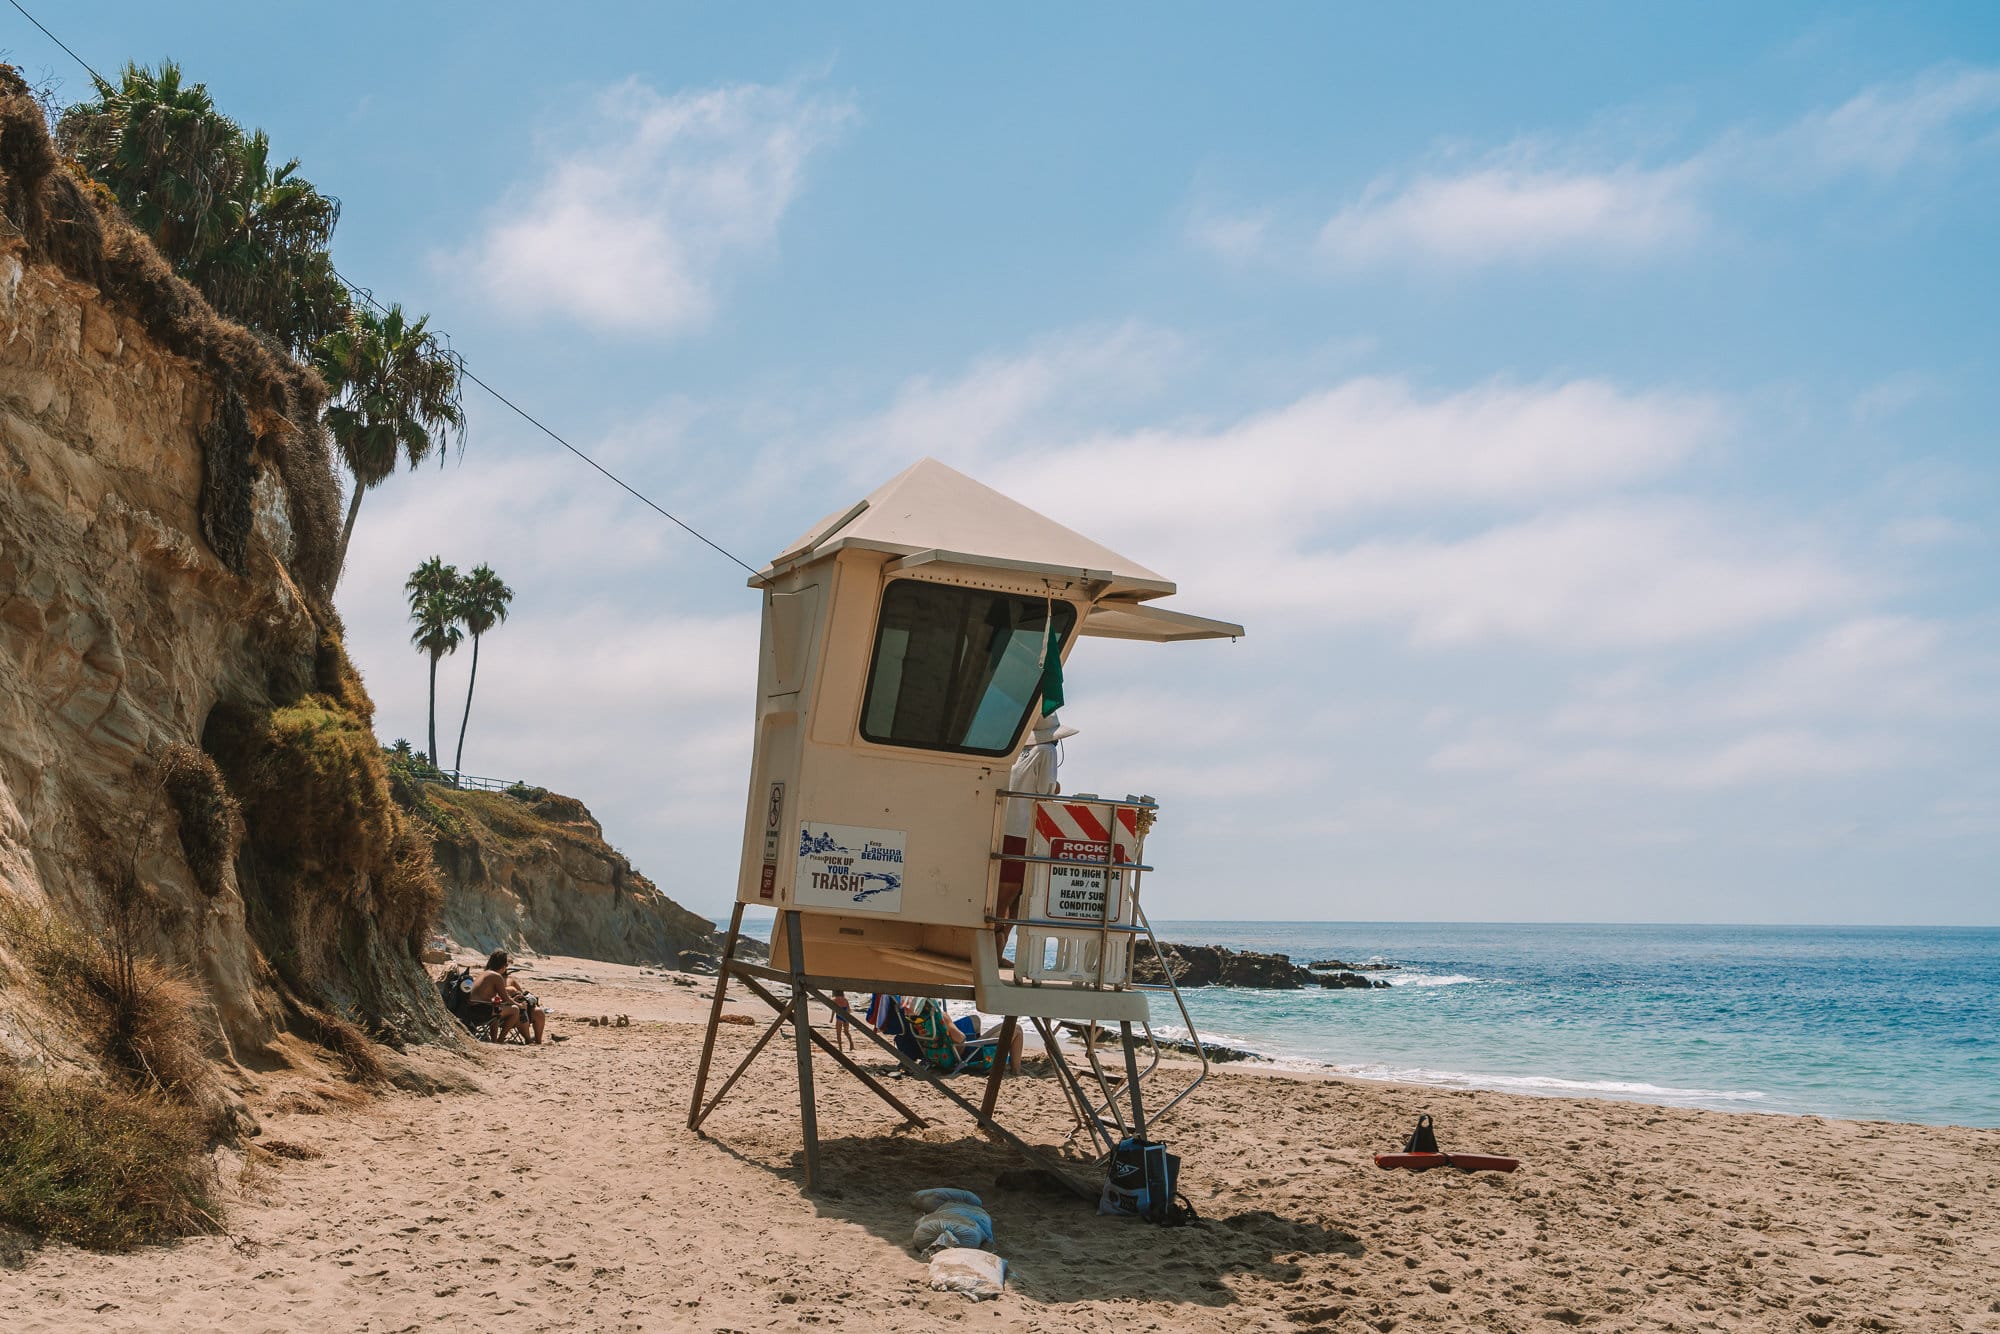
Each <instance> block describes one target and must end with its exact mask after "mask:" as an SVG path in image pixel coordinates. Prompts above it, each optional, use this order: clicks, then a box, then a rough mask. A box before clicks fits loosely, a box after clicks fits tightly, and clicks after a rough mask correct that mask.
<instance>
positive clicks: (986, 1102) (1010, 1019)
mask: <svg viewBox="0 0 2000 1334" xmlns="http://www.w3.org/2000/svg"><path fill="white" fill-rule="evenodd" d="M1020 1022H1021V1021H1020V1020H1019V1019H1018V1018H1016V1017H1015V1016H1013V1015H1011V1014H1010V1015H1008V1016H1007V1017H1006V1018H1004V1019H1002V1020H1001V1021H1000V1041H999V1043H998V1044H997V1045H996V1046H995V1047H994V1049H993V1069H992V1071H991V1073H989V1074H988V1075H987V1076H986V1096H985V1097H983V1098H981V1099H980V1100H979V1114H980V1115H981V1116H983V1117H985V1118H987V1119H988V1120H991V1119H992V1116H993V1109H994V1108H995V1107H997V1106H998V1105H999V1104H1000V1081H1001V1079H1003V1078H1004V1077H1005V1076H1006V1074H1007V1062H1008V1061H1010V1060H1012V1059H1013V1052H1014V1032H1015V1029H1016V1028H1017V1027H1018V1026H1019V1025H1020ZM1014 1073H1015V1074H1016V1075H1019V1074H1020V1073H1021V1071H1020V1068H1019V1067H1018V1066H1017V1067H1016V1068H1015V1070H1014Z"/></svg>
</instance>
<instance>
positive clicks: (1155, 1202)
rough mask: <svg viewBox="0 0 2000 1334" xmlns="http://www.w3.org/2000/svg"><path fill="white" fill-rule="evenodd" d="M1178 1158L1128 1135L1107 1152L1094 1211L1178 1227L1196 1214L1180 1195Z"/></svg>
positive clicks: (1160, 1147) (1156, 1146) (1161, 1147)
mask: <svg viewBox="0 0 2000 1334" xmlns="http://www.w3.org/2000/svg"><path fill="white" fill-rule="evenodd" d="M1180 1177H1181V1160H1180V1155H1179V1154H1174V1153H1168V1152H1167V1146H1166V1145H1164V1144H1160V1143H1157V1142H1155V1141H1153V1140H1148V1139H1139V1138H1137V1137H1128V1138H1126V1139H1122V1140H1120V1141H1119V1142H1118V1146H1117V1147H1116V1148H1114V1149H1113V1150H1112V1151H1111V1161H1110V1163H1109V1164H1107V1166H1106V1168H1105V1175H1104V1192H1103V1194H1102V1195H1100V1196H1099V1197H1098V1201H1097V1212H1098V1213H1100V1214H1123V1215H1126V1216H1128V1217H1137V1218H1143V1219H1145V1220H1146V1221H1147V1222H1148V1223H1158V1224H1160V1225H1161V1226H1163V1227H1180V1226H1182V1225H1183V1224H1186V1223H1189V1222H1192V1221H1193V1220H1194V1219H1195V1218H1196V1217H1197V1215H1196V1214H1195V1211H1194V1206H1193V1205H1191V1204H1189V1203H1188V1202H1187V1197H1186V1196H1184V1195H1181V1194H1180Z"/></svg>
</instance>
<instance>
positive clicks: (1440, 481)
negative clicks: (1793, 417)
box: [1011, 377, 1725, 541]
mask: <svg viewBox="0 0 2000 1334" xmlns="http://www.w3.org/2000/svg"><path fill="white" fill-rule="evenodd" d="M1724 425H1725V415H1724V413H1723V412H1722V410H1721V408H1720V407H1719V405H1718V404H1716V403H1715V402H1714V401H1713V400H1710V399H1707V398H1704V397H1701V396H1698V395H1677V394H1631V393H1627V392H1624V391H1622V390H1620V389H1618V388H1616V387H1615V386H1612V385H1609V384H1606V383H1604V382H1602V381H1597V380H1575V381H1571V382H1569V383H1566V384H1558V385H1546V386H1522V385H1509V384H1504V383H1495V384H1489V385H1484V386H1480V387H1478V388H1474V389H1467V390H1462V391H1460V392H1457V393H1452V394H1442V395H1424V394H1421V393H1419V392H1418V391H1416V390H1415V389H1414V388H1412V387H1411V386H1410V385H1409V384H1408V383H1407V382H1405V381H1402V380H1397V379H1387V378H1379V377H1366V378H1358V379H1352V380H1348V381H1346V382H1344V383H1342V384H1339V385H1337V386H1335V387H1333V388H1330V389H1325V390H1321V391H1318V392H1315V393H1311V394H1307V395H1306V396H1304V397H1302V398H1299V399H1297V400H1296V401H1294V402H1292V403H1289V404H1286V405H1284V406H1282V407H1278V408H1273V409H1270V410H1267V411H1263V412H1258V413H1254V414H1252V415H1250V416H1247V417H1245V418H1243V419H1242V420H1241V421H1238V422H1235V423H1232V424H1229V425H1226V426H1221V427H1216V428H1211V429H1205V430H1204V429H1192V430H1151V431H1140V432H1132V433H1126V434H1104V435H1095V436H1090V437H1087V438H1084V439H1081V440H1076V441H1067V442H1063V443H1062V444H1060V445H1049V446H1041V445H1037V444H1036V443H1033V442H1025V443H1024V444H1023V447H1022V448H1021V449H1020V451H1019V453H1018V454H1017V455H1016V456H1015V458H1014V459H1013V460H1011V462H1012V463H1014V464H1015V465H1016V466H1018V467H1021V468H1023V469H1026V470H1028V471H1029V472H1030V474H1031V475H1036V476H1044V477H1060V478H1062V479H1063V486H1062V487H1061V489H1060V491H1059V492H1057V493H1056V494H1054V495H1052V496H1051V497H1050V501H1049V503H1050V505H1051V512H1052V513H1055V514H1056V515H1057V517H1063V516H1064V514H1065V513H1066V512H1067V511H1066V510H1065V508H1064V506H1065V505H1066V504H1073V503H1075V502H1072V501H1071V500H1070V498H1071V497H1078V498H1081V497H1088V510H1089V514H1090V516H1091V523H1092V524H1094V525H1095V527H1096V528H1097V529H1104V528H1106V526H1107V525H1110V526H1113V527H1116V528H1120V529H1124V530H1127V531H1134V532H1138V533H1141V534H1145V535H1146V536H1148V537H1154V538H1164V537H1167V536H1170V535H1186V534H1188V533H1192V532H1203V533H1214V532H1217V531H1221V532H1223V533H1226V534H1231V535H1236V536H1253V535H1254V536H1257V537H1266V538H1268V537H1269V536H1271V535H1273V534H1274V533H1283V534H1285V535H1286V536H1287V537H1289V538H1290V539H1292V540H1294V541H1302V540H1303V539H1304V538H1305V537H1306V536H1307V535H1309V534H1310V533H1312V532H1314V531H1316V530H1317V529H1318V528H1319V527H1320V526H1321V525H1322V524H1323V523H1325V522H1326V521H1327V520H1330V519H1333V518H1337V517H1341V516H1353V515H1359V514H1366V513H1370V512H1381V511H1402V512H1405V513H1407V512H1411V511H1414V510H1418V509H1438V508H1445V509H1451V508H1465V507H1488V506H1504V507H1521V506H1527V507H1538V506H1541V505H1543V504H1546V503H1548V502H1550V501H1552V500H1555V499H1557V498H1559V497H1562V496H1570V495H1577V494H1587V493H1592V492H1601V491H1604V490H1608V489H1615V488H1619V487H1622V486H1626V485H1630V484H1632V483H1635V482H1639V481H1643V480H1646V479H1650V478H1655V477H1658V476H1659V475H1661V474H1662V473H1664V472H1666V471H1667V470H1669V469H1670V468H1672V467H1674V466H1675V465H1676V464H1679V463H1682V462H1684V461H1685V460H1686V459H1687V458H1688V457H1689V456H1690V455H1691V454H1692V453H1693V452H1694V451H1696V450H1698V449H1700V448H1701V447H1703V446H1704V445H1706V444H1708V443H1710V442H1712V441H1713V440H1715V439H1716V438H1717V437H1718V436H1719V435H1720V434H1721V433H1722V431H1723V429H1724ZM1074 518H1075V520H1076V522H1077V524H1078V526H1082V520H1083V514H1082V511H1081V508H1080V507H1079V509H1078V513H1077V514H1076V515H1075V516H1074Z"/></svg>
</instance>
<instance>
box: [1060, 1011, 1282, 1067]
mask: <svg viewBox="0 0 2000 1334" xmlns="http://www.w3.org/2000/svg"><path fill="white" fill-rule="evenodd" d="M1058 1027H1060V1028H1063V1029H1065V1030H1067V1031H1068V1032H1071V1033H1074V1034H1076V1036H1078V1037H1084V1036H1086V1035H1087V1034H1088V1033H1089V1029H1087V1028H1086V1027H1085V1026H1084V1025H1082V1024H1079V1023H1074V1022H1071V1021H1067V1020H1065V1021H1064V1022H1063V1023H1062V1024H1060V1025H1058ZM1118 1040H1119V1039H1118V1034H1117V1033H1115V1032H1113V1031H1112V1030H1111V1029H1108V1028H1099V1029H1098V1030H1097V1041H1098V1042H1099V1043H1100V1044H1105V1043H1109V1044H1111V1045H1113V1046H1116V1045H1117V1043H1118ZM1153 1041H1154V1042H1156V1043H1158V1044H1159V1046H1160V1050H1161V1051H1171V1052H1179V1053H1180V1054H1181V1055H1183V1056H1201V1055H1204V1054H1205V1055H1206V1056H1207V1057H1208V1059H1209V1060H1210V1061H1212V1062H1214V1063H1215V1064H1216V1065H1227V1064H1229V1062H1231V1061H1254V1060H1256V1059H1257V1053H1256V1052H1254V1051H1245V1050H1244V1049H1243V1048H1241V1047H1225V1046H1223V1045H1222V1044H1221V1043H1219V1042H1199V1043H1197V1042H1188V1041H1186V1040H1184V1039H1181V1038H1162V1037H1155V1038H1154V1039H1153Z"/></svg>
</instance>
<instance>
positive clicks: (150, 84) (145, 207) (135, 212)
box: [56, 60, 243, 276]
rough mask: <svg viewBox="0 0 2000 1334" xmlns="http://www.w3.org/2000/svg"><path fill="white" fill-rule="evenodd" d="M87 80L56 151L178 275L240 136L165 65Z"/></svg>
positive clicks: (223, 185)
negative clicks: (83, 98) (106, 195)
mask: <svg viewBox="0 0 2000 1334" xmlns="http://www.w3.org/2000/svg"><path fill="white" fill-rule="evenodd" d="M96 83H97V97H96V98H95V99H94V100H92V101H87V102H79V103H77V104H76V105H75V106H73V107H70V108H69V109H68V110H66V111H65V112H63V114H62V118H61V119H60V120H59V121H58V122H57V123H56V142H57V145H58V146H59V147H60V148H61V149H62V150H63V152H65V153H67V154H68V155H69V156H70V157H72V158H74V159H76V161H77V162H78V163H80V164H81V165H82V166H83V169H84V170H85V171H87V172H89V173H90V174H91V176H93V177H94V178H96V179H97V180H98V181H100V182H102V183H103V184H104V186H105V187H106V188H107V189H109V190H110V191H111V193H112V194H113V195H114V196H116V197H117V200H118V203H119V205H120V206H121V207H122V208H124V210H125V212H126V213H127V214H129V215H130V216H131V218H132V221H133V222H135V223H137V224H138V225H139V227H140V229H141V230H143V231H144V232H145V233H146V234H147V235H149V236H151V237H152V238H153V244H154V245H156V246H157V247H159V250H160V253H161V254H162V255H164V256H165V257H166V259H167V262H168V263H169V264H172V265H173V266H174V267H175V269H176V270H179V269H180V268H181V267H182V266H183V265H185V264H187V263H188V262H189V261H191V260H193V259H194V258H195V257H196V256H197V255H198V254H199V253H200V251H201V249H202V247H203V246H204V245H205V244H206V243H207V242H209V241H210V240H211V239H212V238H213V236H214V234H215V232H216V229H217V225H218V224H217V218H216V205H217V201H218V200H221V199H225V198H227V196H228V195H229V193H230V191H231V190H233V189H234V188H235V186H236V183H237V181H238V179H239V177H240V175H241V173H242V167H243V163H242V158H241V155H240V153H239V152H238V149H239V147H240V145H241V144H242V141H243V131H242V129H241V127H239V126H238V125H237V124H236V122H235V121H233V120H231V119H229V117H227V116H225V115H223V114H222V113H221V112H220V111H218V110H217V109H216V106H215V102H214V100H213V99H212V98H210V97H209V95H208V88H207V86H206V85H204V84H199V83H196V84H188V83H185V82H183V80H182V78H181V67H180V66H179V65H177V64H175V63H174V62H173V61H171V60H163V61H161V62H160V67H159V68H158V69H157V70H153V69H148V68H146V67H145V66H144V65H138V64H130V63H128V64H127V65H126V66H125V68H124V70H123V71H121V75H120V78H119V81H118V84H117V86H115V87H114V86H113V85H111V84H110V83H107V82H105V81H103V80H97V81H96ZM183 276H185V275H183Z"/></svg>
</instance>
